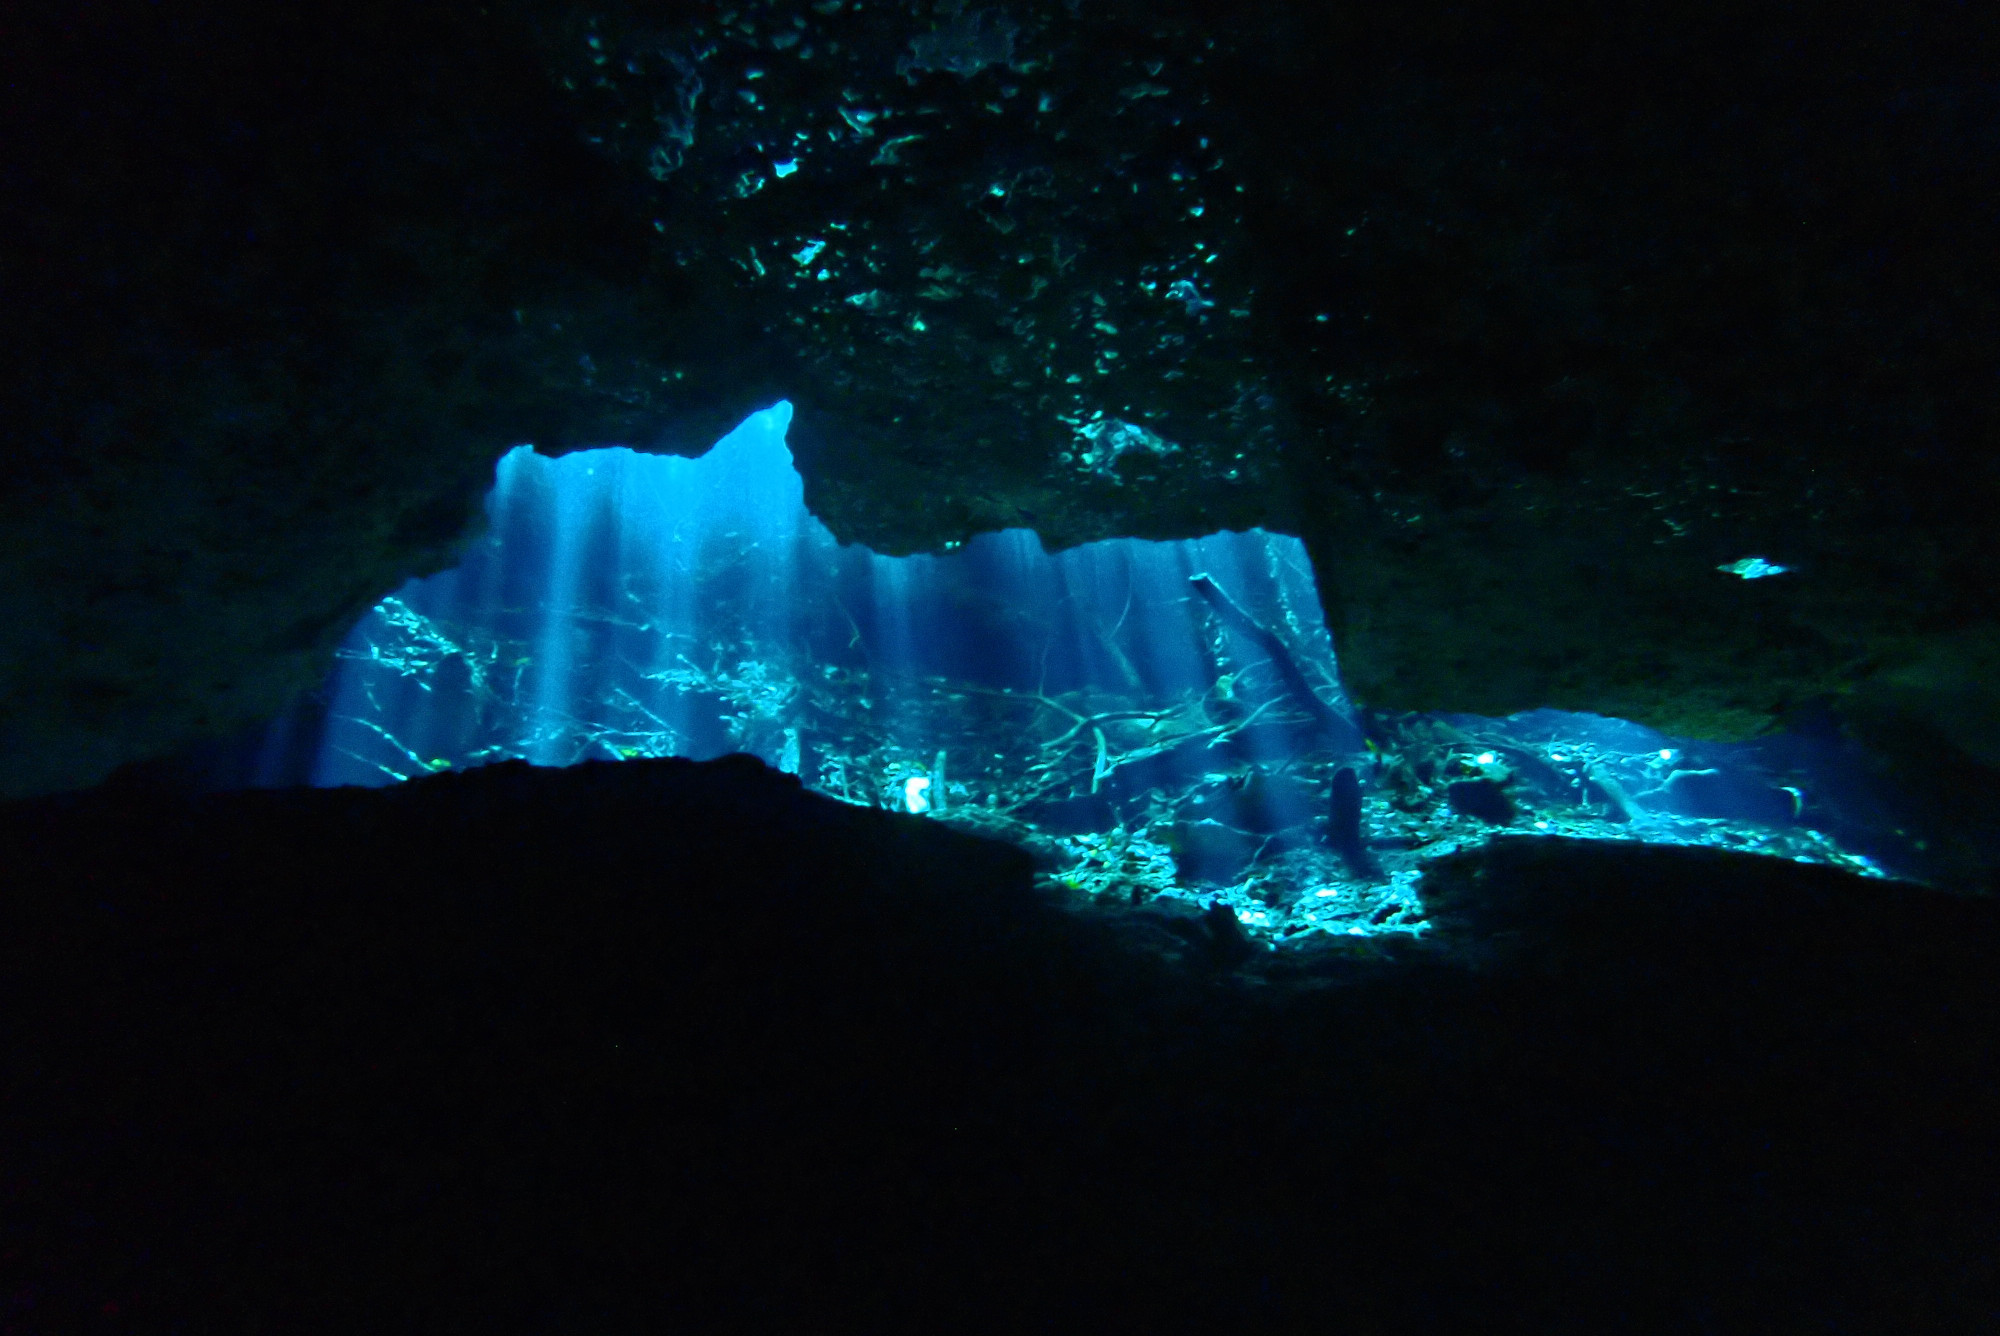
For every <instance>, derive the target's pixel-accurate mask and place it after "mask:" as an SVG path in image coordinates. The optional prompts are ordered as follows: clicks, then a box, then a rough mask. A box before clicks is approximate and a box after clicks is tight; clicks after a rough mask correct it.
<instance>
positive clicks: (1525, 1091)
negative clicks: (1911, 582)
mask: <svg viewBox="0 0 2000 1336" xmlns="http://www.w3.org/2000/svg"><path fill="white" fill-rule="evenodd" d="M0 867H4V868H5V869H6V870H7V872H6V878H5V882H4V887H0V989H3V990H4V992H0V1052H4V1066H0V1081H4V1085H0V1278H4V1279H0V1330H4V1331H7V1332H16V1331H18V1332H53V1331H64V1332H90V1331H100V1330H102V1331H112V1330H127V1331H132V1330H144V1331H187V1332H195V1331H201V1332H209V1331H214V1332H251V1331H284V1332H306V1331H339V1332H356V1331H401V1330H409V1331H424V1332H442V1331H494V1330H508V1331H524V1332H525V1331H532V1332H536V1333H569V1332H576V1333H591V1334H592V1336H599V1334H601V1333H619V1332H628V1331H629V1332H655V1331H663V1330H671V1331H725V1330H740V1331H761V1332H776V1331H812V1330H889V1329H911V1328H913V1327H914V1328H921V1329H926V1330H931V1331H939V1332H944V1331H965V1330H995V1329H999V1330H1013V1331H1029V1330H1061V1331H1077V1330H1090V1329H1094V1328H1096V1327H1099V1326H1108V1327H1109V1328H1111V1329H1135V1328H1142V1327H1145V1326H1152V1327H1159V1328H1169V1329H1185V1328H1189V1327H1196V1328H1203V1329H1208V1330H1218V1331H1220V1330H1236V1331H1243V1330H1265V1329H1297V1328H1300V1327H1303V1326H1304V1325H1305V1324H1307V1323H1309V1324H1310V1325H1311V1327H1312V1328H1313V1329H1316V1330H1352V1331H1367V1330H1380V1329H1385V1328H1392V1327H1393V1328H1404V1329H1407V1328H1419V1329H1430V1330H1444V1331H1473V1330H1494V1329H1498V1328H1503V1327H1504V1328H1508V1329H1517V1330H1518V1329H1531V1330H1537V1331H1545V1332H1555V1331H1576V1332H1592V1333H1599V1332H1609V1331H1628V1330H1678V1331H1801V1330H1813V1331H1833V1332H1844V1331H1853V1332H1870V1331H1904V1332H1918V1331H1921V1332H1947V1331H1981V1330H1990V1329H1992V1326H1993V1324H1994V1322H1995V1320H1996V1317H2000V1300H1996V1286H1995V1280H1996V1276H1995V1274H1994V1258H1993V1252H1992V1248H1991V1240H1992V1239H1993V1238H1994V1237H1995V1225H1996V1223H2000V1209H1996V1207H1995V1193H1994V1189H1995V1187H1996V1185H2000V1175H1996V1168H2000V1166H1996V1164H1995V1162H1994V1153H1993V1143H1992V1136H1991V1129H1992V1128H1993V1127H1994V1126H1995V1125H1996V1118H2000V1083H1996V1079H1995V1078H1996V1075H2000V1071H1996V1061H1995V1052H1994V1035H1995V1033H1996V1022H2000V985H1996V984H1995V982H1994V980H1993V977H1992V970H1991V964H1990V962H1991V961H1992V960H1993V959H1995V958H1996V947H1997V946H2000V915H1996V913H1995V907H1994V905H1993V904H1992V903H1991V902H1990V901H1983V900H1970V899H1960V898H1954V897H1949V896H1945V895H1942V894H1939V893H1936V892H1931V891H1927V890H1922V889H1919V888H1914V887H1909V886H1906V885H1902V884H1899V883H1894V882H1887V881H1883V880H1864V879H1861V878H1856V877H1851V876H1848V875H1846V874H1844V873H1841V872H1839V871H1837V870H1834V869H1830V868H1825V867H1808V866H1804V865H1800V864H1793V863H1787V862H1784V861H1780V860H1776V859H1770V858H1752V857H1747V856H1742V855H1736V854H1730V853H1726V852H1722V851H1718V850H1710V849H1679V848H1658V847H1647V846H1641V845H1633V844H1623V845H1607V844H1593V843H1588V842H1581V841H1568V840H1557V839H1547V838H1543V839H1514V838H1502V839H1500V840H1497V841H1495V842H1493V843H1492V844H1489V845H1487V846H1486V847H1484V848H1482V849H1480V850H1478V851H1475V852H1471V853H1466V854H1461V855H1457V856H1454V857H1450V858H1446V859H1444V860H1441V861H1440V862H1439V863H1438V864H1436V865H1434V867H1433V870H1432V871H1431V873H1430V874H1429V876H1428V877H1427V878H1426V881H1425V883H1424V887H1423V894H1424V898H1425V901H1426V908H1427V911H1428V912H1429V914H1430V917H1431V919H1432V921H1433V922H1434V923H1435V924H1436V925H1437V926H1436V931H1435V932H1434V933H1433V934H1432V935H1430V936H1429V937H1428V938H1426V939H1423V940H1421V941H1416V942H1401V943H1396V942H1391V941H1386V940H1380V939H1371V940H1343V939H1341V938H1337V937H1333V936H1329V935H1324V934H1322V935H1316V936H1315V937H1314V938H1313V939H1312V940H1314V941H1315V942H1316V943H1318V945H1317V947H1316V949H1312V950H1307V949H1298V948H1294V949H1287V950H1282V951H1271V950H1269V949H1268V948H1265V947H1261V946H1257V945H1254V944H1252V943H1249V942H1247V941H1245V940H1244V939H1243V938H1242V937H1241V935H1240V930H1239V929H1237V928H1236V926H1235V924H1234V921H1233V919H1231V918H1230V917H1229V916H1228V915H1227V914H1223V915H1221V916H1215V915H1208V916H1203V917H1188V916H1182V917H1180V918H1172V917H1169V916H1167V915H1165V914H1163V913H1161V912H1159V911H1157V910H1155V909H1153V908H1152V907H1146V908H1141V909H1132V910H1122V911H1116V912H1113V911H1107V910H1105V909H1103V908H1101V907H1099V908H1095V909H1090V910H1088V911H1083V910H1075V909H1071V908H1066V907H1064V906H1062V905H1059V904H1056V903H1053V902H1051V901H1049V900H1048V899H1046V898H1045V897H1043V896H1042V895H1041V894H1040V893H1038V892H1037V891H1035V890H1034V888H1033V883H1032V877H1031V868H1030V866H1029V864H1028V861H1027V858H1026V856H1025V855H1024V854H1022V853H1021V852H1019V851H1018V850H1015V849H1013V848H1010V847H1008V846H1006V845H1003V844H998V843H994V842H989V841H984V840H979V839H975V838H972V837H970V836H967V835H964V834H961V833H958V832H954V831H952V830H950V829H948V828H946V827H945V826H943V825H942V824H940V823H937V822H934V821H929V820H926V819H924V818H920V817H912V816H905V815H899V814H894V813H889V812H885V811H879V810H867V809H862V808H858V807H851V806H846V805H842V804H840V803H837V802H834V801H831V800H828V799H825V798H822V797H819V796H816V795H812V794H809V793H807V792H805V791H803V790H802V789H801V788H800V787H799V785H798V783H797V781H796V780H794V779H792V778H791V777H789V776H784V775H781V774H779V773H777V772H775V771H772V770H769V769H767V768H765V767H764V766H763V765H762V764H760V763H758V762H755V761H752V760H750V759H748V758H742V757H736V758H726V759H723V760H720V761H715V762H708V763H700V764H697V763H692V762H686V761H677V760H665V761H633V762H628V763H623V764H615V765H614V764H592V765H585V766H581V767H577V768H574V769H570V770H562V771H557V770H542V769H532V768H529V767H528V766H526V765H524V764H521V763H518V762H516V763H508V764H503V765H496V766H492V767H489V768H486V769H482V770H477V771H471V772H466V773H460V774H447V775H440V776H436V777H431V778H424V779H418V780H414V781H412V782H410V783H408V784H405V785H399V786H395V787H393V788H389V789H381V790H367V791H364V790H358V789H337V790H289V791H265V792H245V793H232V794H217V795H211V796H207V797H188V796H184V795H179V796H177V795H173V794H170V793H165V792H161V791H157V790H149V789H145V788H143V787H139V786H133V787H128V788H124V789H122V790H121V789H107V790H100V791H97V792H93V793H89V794H84V795H80V796H76V797H71V798H63V799H44V800H38V801H35V802H32V803H24V804H15V805H12V806H10V807H6V808H0Z"/></svg>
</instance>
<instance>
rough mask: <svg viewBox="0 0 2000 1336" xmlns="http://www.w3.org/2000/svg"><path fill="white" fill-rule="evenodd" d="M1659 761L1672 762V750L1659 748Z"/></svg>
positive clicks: (1670, 748)
mask: <svg viewBox="0 0 2000 1336" xmlns="http://www.w3.org/2000/svg"><path fill="white" fill-rule="evenodd" d="M1660 759H1661V760H1662V761H1671V760H1673V759H1674V749H1673V748H1672V747H1662V748H1660Z"/></svg>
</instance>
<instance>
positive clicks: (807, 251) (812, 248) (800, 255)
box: [792, 238, 826, 269]
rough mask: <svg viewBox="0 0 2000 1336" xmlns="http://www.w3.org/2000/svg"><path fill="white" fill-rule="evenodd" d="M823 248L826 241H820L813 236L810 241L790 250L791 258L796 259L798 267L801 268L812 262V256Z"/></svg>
mask: <svg viewBox="0 0 2000 1336" xmlns="http://www.w3.org/2000/svg"><path fill="white" fill-rule="evenodd" d="M825 249H826V243H825V242H824V241H820V240H818V239H817V238H815V239H814V240H812V241H808V242H807V243H806V244H805V245H803V246H801V247H800V248H799V249H798V250H796V251H794V252H792V259H794V260H796V261H797V262H798V266H799V268H801V269H803V268H805V267H806V266H807V265H809V264H811V263H812V262H813V257H814V256H815V255H818V254H819V253H820V252H821V251H823V250H825Z"/></svg>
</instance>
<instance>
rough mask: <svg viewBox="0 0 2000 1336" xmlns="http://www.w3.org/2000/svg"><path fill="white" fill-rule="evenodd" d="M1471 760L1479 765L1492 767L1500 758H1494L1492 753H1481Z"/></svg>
mask: <svg viewBox="0 0 2000 1336" xmlns="http://www.w3.org/2000/svg"><path fill="white" fill-rule="evenodd" d="M1472 759H1473V760H1475V761H1477V762H1479V764H1481V765H1492V764H1493V763H1494V762H1495V761H1497V760H1499V759H1500V758H1499V757H1497V756H1495V755H1494V754H1493V753H1492V752H1481V753H1479V755H1477V756H1475V757H1473V758H1472Z"/></svg>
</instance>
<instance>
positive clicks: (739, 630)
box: [314, 404, 1866, 936]
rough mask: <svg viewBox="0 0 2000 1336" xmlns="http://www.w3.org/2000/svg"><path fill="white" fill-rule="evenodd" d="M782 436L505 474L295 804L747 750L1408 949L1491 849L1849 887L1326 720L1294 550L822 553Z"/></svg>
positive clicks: (1402, 730)
mask: <svg viewBox="0 0 2000 1336" xmlns="http://www.w3.org/2000/svg"><path fill="white" fill-rule="evenodd" d="M789 418H790V408H789V406H788V405H784V404H780V405H778V406H777V407H775V408H772V409H769V410H766V411H764V412H761V413H758V414H755V415H754V416H752V417H751V418H750V419H749V420H747V421H746V422H745V423H744V424H743V425H742V426H741V427H740V428H738V429H737V430H736V431H735V432H733V433H731V434H730V435H729V436H728V437H726V438H725V439H724V440H723V441H722V442H720V443H719V444H718V445H717V446H716V447H715V448H714V449H713V450H712V451H710V452H709V453H708V454H706V455H704V456H702V457H701V458H699V459H684V458H679V457H673V456H661V455H647V454H639V453H635V452H633V451H630V450H624V449H609V450H592V451H584V452H579V453H575V454H571V455H567V456H564V457H562V458H559V459H550V458H546V457H544V456H541V455H538V454H536V453H535V452H534V451H533V450H531V449H529V448H527V447H522V448H519V449H516V450H515V451H513V452H512V453H511V454H509V455H508V456H506V458H505V459H504V460H503V461H502V462H501V464H500V467H499V471H498V477H497V482H496V486H495V488H494V491H493V493H492V495H491V498H490V500H489V503H488V510H489V518H490V525H489V530H488V533H487V535H486V537H484V538H483V539H482V540H480V541H479V542H478V543H477V544H475V545H474V547H473V548H472V550H471V551H470V552H469V553H468V554H467V557H466V559H465V561H464V562H463V563H462V564H461V565H460V566H459V567H457V568H456V569H454V570H451V571H447V572H445V573H443V574H440V575H437V576H434V577H431V578H429V579H425V580H417V581H413V582H411V583H410V584H409V585H407V586H405V587H404V588H403V589H402V590H401V591H399V592H398V593H397V594H396V595H395V596H394V597H391V598H388V599H385V600H384V601H383V602H382V603H381V604H380V605H379V606H378V607H377V608H376V609H375V611H374V612H373V613H371V614H370V615H369V616H368V617H367V618H366V619H364V621H363V622H362V623H361V625H359V626H358V627H357V628H356V629H355V631H354V633H353V634H352V635H351V636H350V637H349V639H348V641H347V642H346V644H345V645H344V646H343V648H342V649H341V651H340V665H339V671H338V673H337V676H336V679H335V682H334V684H333V687H332V699H331V708H330V714H329V719H328V722H327V725H326V731H325V735H324V741H323V743H322V746H321V749H320V752H319V756H318V760H317V762H316V768H315V773H314V780H315V782H316V783H319V784H324V785H338V784H380V783H388V782H393V781H397V780H402V779H406V778H409V777H411V776H414V775H418V774H423V773H427V772H433V771H440V770H446V769H452V768H458V767H464V766H472V765H480V764H485V763H489V762H492V761H497V760H504V759H525V760H528V761H532V762H534V763H536V764H541V765H570V764H574V763H577V762H580V761H585V760H592V759H597V760H629V759H633V758H638V757H663V756H684V757H692V758H696V759H705V758H709V757H714V756H719V755H723V754H726V753H731V752H748V753H751V754H754V755H756V756H759V757H761V758H763V759H764V760H765V761H767V762H769V763H770V764H772V765H774V766H777V767H779V768H781V769H783V770H786V771H789V772H792V773H794V774H797V775H798V776H799V777H800V779H801V781H802V782H804V783H806V784H807V785H809V786H810V787H812V788H814V789H816V790H818V791H820V792H823V793H826V794H829V795H831V796H833V797H836V798H840V799H842V800H844V801H848V802H854V803H863V804H869V805H875V806H883V807H891V808H895V809H897V810H900V811H904V812H908V813H918V814H923V815H926V816H928V817H932V818H936V819H943V820H948V821H951V822H953V823H954V824H959V825H964V826H967V827H970V828H973V829H977V830H981V831H983V832H986V833H989V834H993V835H996V836H1000V837H1004V838H1008V839H1012V840H1014V841H1016V842H1018V843H1021V844H1023V845H1025V846H1026V847H1028V848H1029V849H1030V850H1031V851H1032V852H1034V853H1035V854H1036V855H1037V857H1038V859H1039V860H1040V862H1041V864H1042V865H1043V866H1044V867H1045V868H1046V869H1047V870H1048V875H1049V877H1050V878H1051V879H1052V880H1053V881H1056V882H1060V883H1062V884H1065V885H1067V886H1068V887H1070V888H1073V889H1075V890H1077V891H1081V892H1087V893H1091V894H1094V895H1100V896H1102V895H1115V896H1117V897H1119V898H1120V899H1121V900H1122V901H1124V902H1127V903H1133V904H1138V903H1152V902H1158V903H1159V904H1160V905H1161V906H1162V907H1163V908H1164V907H1168V906H1172V905H1179V906H1181V907H1182V909H1183V910H1185V911H1187V912H1193V910H1194V908H1195V907H1196V906H1198V905H1200V904H1203V903H1208V904H1215V903H1223V904H1227V905H1228V906H1229V907H1230V908H1231V909H1232V910H1233V911H1234V912H1235V914H1236V917H1237V918H1238V920H1239V921H1240V922H1242V923H1244V924H1246V925H1248V926H1249V927H1251V928H1252V929H1254V930H1258V931H1260V932H1269V933H1271V934H1274V935H1278V936H1286V935H1295V934H1300V933H1306V932H1311V931H1314V930H1323V931H1333V932H1339V933H1355V934H1364V935H1365V934H1372V933H1378V932H1409V931H1420V930H1421V928H1422V922H1421V918H1420V915H1419V911H1418V907H1417V902H1416V898H1415V895H1414V886H1415V882H1416V880H1417V878H1418V876H1419V875H1420V871H1421V864H1422V862H1423V860H1424V859H1426V858H1428V857H1431V856H1435V855H1436V854H1437V853H1440V852H1444V851H1448V850H1450V849H1453V848H1457V847H1462V846H1463V845H1464V844H1465V843H1468V842H1471V841H1475V840H1478V839H1483V838H1486V837H1487V836H1488V835H1490V834H1491V833H1492V832H1494V831H1497V830H1505V829H1517V830H1520V831H1522V832H1531V831H1533V832H1550V833H1554V832H1565V833H1572V834H1591V835H1605V834H1612V835H1616V836H1619V837H1623V838H1646V839H1665V840H1675V841H1679V842H1700V843H1717V844H1726V845H1729V846H1731V847H1739V848H1752V849H1760V850H1763V851H1765V852H1772V853H1779V854H1784V855H1786V856H1791V857H1798V858H1809V859H1814V860H1821V859H1825V860H1834V861H1845V862H1848V863H1849V864H1850V865H1855V866H1864V867H1865V866H1866V860H1865V859H1860V858H1858V857H1856V856H1854V855H1850V854H1844V853H1842V852H1840V851H1839V850H1838V849H1837V848H1835V847H1834V845H1833V843H1832V842H1831V841H1830V840H1829V839H1827V838H1826V837H1825V836H1823V835H1821V834H1819V833H1818V832H1817V831H1815V830H1812V829H1809V828H1807V827H1806V826H1805V825H1804V824H1803V823H1802V822H1801V820H1800V818H1801V816H1802V814H1803V812H1804V804H1805V801H1806V797H1805V794H1804V793H1803V791H1802V790H1801V789H1799V788H1798V787H1796V786H1787V785H1785V784H1783V783H1781V782H1778V781H1776V780H1774V779H1772V778H1770V777H1768V776H1762V775H1759V774H1755V773H1750V772H1748V771H1745V770H1743V768H1742V767H1741V766H1737V765H1734V764H1733V763H1732V762H1730V761H1729V760H1728V758H1726V757H1723V756H1722V753H1721V752H1720V751H1719V750H1718V749H1713V748H1711V749H1707V751H1706V752H1703V750H1702V749H1701V748H1699V747H1698V745H1695V744H1688V745H1683V746H1677V745H1675V744H1674V743H1673V742H1672V740H1669V739H1663V738H1661V737H1660V735H1659V734H1657V733H1653V732H1651V731H1650V730H1645V729H1641V728H1639V727H1638V726H1636V725H1632V724H1625V723H1621V722H1620V721H1615V720H1598V719H1595V718H1593V717H1591V716H1578V715H1559V714H1555V713H1553V712H1546V711H1545V712H1539V713H1537V714H1535V715H1531V716H1519V717H1517V718H1516V719H1513V720H1505V721H1496V720H1481V719H1472V718H1467V717H1459V716H1453V717H1449V718H1445V717H1438V716H1405V717H1393V718H1392V717H1388V716H1382V715H1370V716H1357V714H1356V712H1355V711H1354V710H1353V709H1352V708H1351V707H1350V705H1349V703H1348V702H1347V700H1346V698H1345V697H1344V695H1343V694H1342V692H1341V688H1340V682H1339V677H1338V673H1337V671H1336V664H1335V659H1334V653H1333V644H1332V641H1331V639H1330V637H1329V636H1328V633H1327V629H1326V626H1325V624H1324V622H1323V620H1322V616H1321V612H1320V605H1319V601H1318V598H1317V595H1316V593H1315V590H1314V585H1313V577H1312V571H1311V567H1310V564H1309V562H1308V560H1307V557H1306V553H1305V550H1304V547H1303V545H1302V544H1300V543H1299V542H1298V540H1296V539H1294V538H1290V537H1286V536H1283V535H1275V534H1270V533H1265V532H1263V531H1261V530H1251V531H1249V532H1244V533H1222V534H1215V535H1211V536H1209V537H1206V538H1201V539H1195V540H1189V541H1184V542H1142V541H1138V540H1116V541H1110V542H1101V543H1093V544H1090V545H1087V546H1084V547H1078V548H1074V549H1070V550H1068V551H1065V552H1060V553H1055V554H1050V553H1048V552H1045V551H1044V550H1043V548H1042V545H1041V542H1040V540H1039V539H1038V538H1037V537H1036V536H1035V535H1034V534H1033V533H1031V532H1028V531H1025V530H1013V531H1007V532H1002V533H992V534H985V535H982V536H980V537H978V538H975V539H973V540H971V541H970V542H968V543H966V544H964V545H963V546H962V547H960V548H958V549H957V550H954V551H951V552H947V553H944V554H940V555H931V556H913V557H884V556H880V555H877V554H875V553H872V552H870V551H868V550H866V549H865V548H861V547H858V546H849V547H843V546H841V545H840V544H839V543H838V542H836V541H835V539H834V538H833V536H832V534H831V533H829V532H828V530H827V529H826V528H825V527H824V526H823V525H822V524H820V522H819V521H818V520H817V519H815V518H814V517H813V516H812V515H811V513H810V512H809V511H808V510H807V509H806V506H805V501H804V492H803V486H802V483H801V481H800V478H799V476H798V474H797V472H796V471H795V470H794V468H793V466H792V460H791V455H790V453H789V451H788V449H787V448H786V445H785V430H786V426H787V423H788V421H789Z"/></svg>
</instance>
